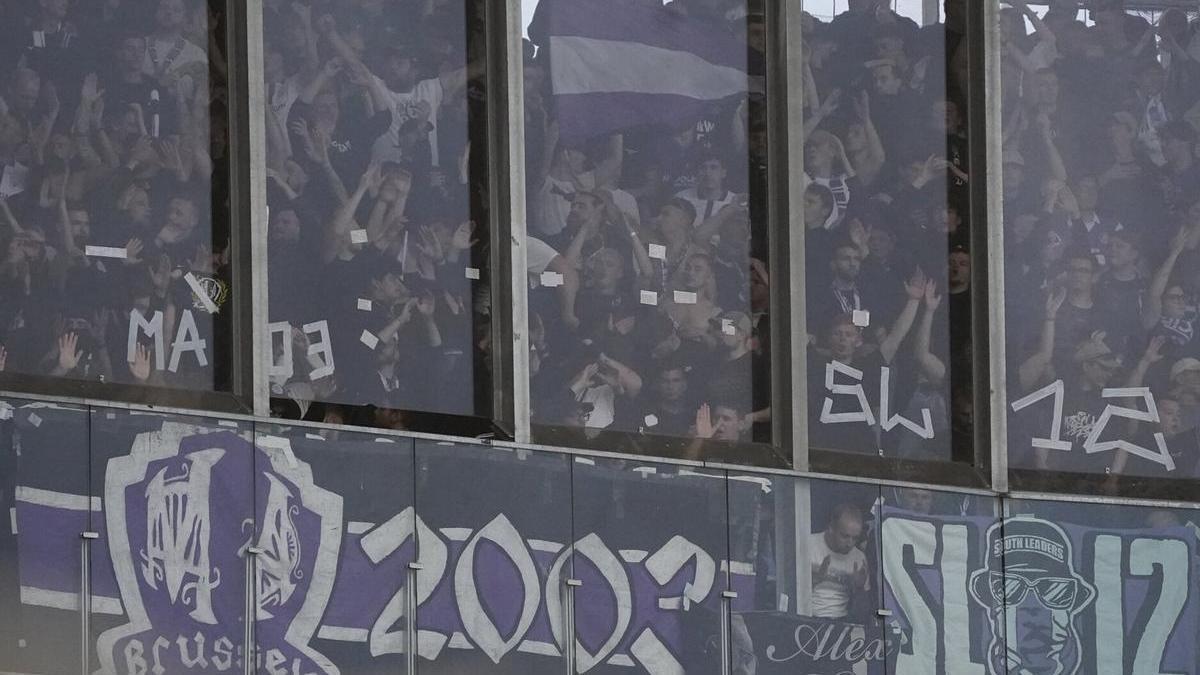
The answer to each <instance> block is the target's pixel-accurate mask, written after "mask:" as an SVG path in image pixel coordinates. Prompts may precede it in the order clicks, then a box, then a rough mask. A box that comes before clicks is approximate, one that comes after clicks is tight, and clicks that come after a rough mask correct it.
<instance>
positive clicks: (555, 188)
mask: <svg viewBox="0 0 1200 675" xmlns="http://www.w3.org/2000/svg"><path fill="white" fill-rule="evenodd" d="M579 186H580V187H581V188H582V189H584V190H588V191H591V190H595V189H596V174H595V173H594V172H592V171H588V172H586V173H582V174H580V175H579ZM576 191H577V188H576V186H575V183H573V182H571V181H565V180H558V179H557V178H551V177H550V176H546V180H545V181H544V182H543V183H542V187H541V189H540V190H538V194H537V196H536V197H535V200H536V202H535V204H534V205H533V207H534V214H535V218H534V221H535V228H536V229H537V231H538V232H539V233H540V234H543V235H545V236H547V237H553V236H554V235H556V234H558V233H559V232H562V231H563V229H564V228H566V226H567V214H568V213H570V212H571V201H572V200H573V199H574V198H575V192H576ZM611 192H612V198H613V204H616V206H617V210H619V211H620V212H621V215H623V216H625V220H626V221H628V224H629V225H632V226H635V227H636V226H640V225H641V224H642V214H641V212H640V211H639V210H638V203H637V198H636V197H634V196H633V195H631V194H629V193H628V192H626V191H624V190H620V189H614V190H611Z"/></svg>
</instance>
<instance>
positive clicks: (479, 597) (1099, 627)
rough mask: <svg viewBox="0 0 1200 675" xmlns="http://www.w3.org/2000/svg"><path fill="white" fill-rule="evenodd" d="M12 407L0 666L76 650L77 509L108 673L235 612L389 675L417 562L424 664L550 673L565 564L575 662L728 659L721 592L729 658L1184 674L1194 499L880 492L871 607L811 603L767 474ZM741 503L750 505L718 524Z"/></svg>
mask: <svg viewBox="0 0 1200 675" xmlns="http://www.w3.org/2000/svg"><path fill="white" fill-rule="evenodd" d="M7 413H8V417H9V419H8V420H6V421H5V422H4V423H3V424H0V430H2V432H3V433H2V435H0V440H2V441H3V443H4V445H3V446H2V447H0V451H2V452H0V457H3V458H4V464H3V466H4V467H5V468H7V469H8V471H6V472H5V473H4V475H3V476H0V481H2V482H0V498H2V499H3V500H4V506H6V507H7V510H8V511H9V513H8V515H9V516H10V519H11V523H10V527H8V528H4V529H5V530H6V531H5V532H4V533H3V535H4V536H3V537H0V584H3V586H0V616H3V617H4V620H3V621H0V672H21V673H39V674H40V673H61V672H70V671H73V670H77V669H78V668H77V663H78V654H75V653H72V652H71V650H69V649H64V648H63V646H64V645H68V644H70V643H71V642H72V640H75V641H77V640H78V635H79V633H78V623H77V621H78V612H79V603H78V600H77V598H78V593H79V590H80V568H79V541H80V540H79V538H78V534H79V531H80V528H82V527H89V528H90V529H92V530H95V531H97V532H98V533H99V535H100V538H99V539H97V540H96V541H95V542H94V543H93V545H92V547H91V569H90V575H91V582H92V584H91V585H92V592H93V597H92V606H93V612H94V616H93V627H94V630H93V636H92V641H91V642H92V648H94V651H93V652H92V654H91V656H90V663H91V667H92V669H93V670H94V671H97V670H98V671H99V672H101V673H108V674H112V675H118V674H119V675H146V674H149V673H155V674H156V675H157V674H161V673H226V672H235V671H239V670H241V669H242V667H243V662H244V659H245V658H246V657H245V651H244V649H243V640H244V637H243V636H244V632H245V631H244V627H245V623H244V622H245V621H246V620H247V611H248V610H249V611H250V612H252V615H251V616H250V617H249V618H250V619H251V620H252V621H254V628H255V631H254V633H255V637H256V648H255V650H254V652H253V654H254V657H253V658H255V660H256V669H257V672H260V673H271V674H272V675H274V674H288V675H321V674H324V675H329V674H333V673H373V672H393V673H394V672H402V671H403V664H404V658H403V656H404V650H405V649H406V646H407V644H408V643H409V640H408V639H407V637H408V636H407V634H406V632H405V631H406V627H407V625H408V621H407V617H406V616H405V612H406V611H408V609H407V607H408V604H407V603H406V593H407V589H406V588H405V585H406V580H407V579H408V578H409V566H410V563H413V562H418V563H420V570H419V571H417V572H416V573H415V589H414V590H415V600H416V603H417V604H416V625H417V628H418V631H417V635H416V636H415V638H416V644H417V648H418V656H419V663H421V664H422V670H423V671H426V672H435V673H437V672H513V673H516V672H521V673H535V672H541V671H543V670H545V671H548V672H550V671H553V672H558V668H559V667H560V664H561V660H562V658H563V649H564V641H565V640H566V634H567V627H568V620H569V619H568V618H567V617H565V616H564V613H563V608H564V606H565V603H564V595H563V594H564V593H565V592H566V591H565V588H566V581H567V580H568V579H575V580H578V581H579V582H581V583H582V586H580V587H579V590H578V592H577V593H576V608H575V624H574V625H575V629H576V631H575V632H576V637H577V642H576V644H575V645H574V649H575V653H576V657H577V663H578V667H579V671H580V672H593V673H606V672H651V673H704V672H710V671H711V672H718V671H719V665H720V654H721V651H720V640H719V636H720V630H721V622H722V621H723V618H722V617H723V614H722V612H721V607H722V601H723V599H724V598H729V602H730V610H731V612H730V614H729V615H728V616H730V617H731V623H730V626H729V629H730V637H731V640H730V646H731V654H732V656H731V658H733V659H734V660H735V663H736V664H737V667H736V669H735V672H738V673H741V674H743V675H748V674H751V673H753V674H758V673H763V674H766V673H774V672H780V673H782V672H801V673H826V672H832V673H875V672H895V673H922V674H923V673H955V674H958V673H964V674H967V675H971V674H976V673H977V674H979V675H983V674H984V673H990V674H993V675H994V674H999V673H1005V672H1028V673H1061V674H1067V675H1071V674H1082V673H1097V674H1101V675H1108V674H1112V675H1116V674H1118V673H1173V674H1174V673H1178V674H1187V675H1191V674H1195V673H1200V666H1198V664H1200V657H1198V652H1197V647H1196V641H1195V636H1196V635H1197V634H1198V633H1200V598H1198V597H1197V593H1196V589H1197V587H1198V584H1200V578H1198V574H1200V565H1197V538H1196V530H1195V528H1194V525H1192V524H1190V523H1189V518H1188V517H1186V516H1187V513H1186V512H1180V511H1174V512H1172V511H1166V510H1151V509H1145V510H1142V511H1138V512H1137V513H1136V514H1132V515H1131V514H1130V513H1124V512H1123V513H1121V514H1119V517H1118V514H1117V511H1120V510H1119V509H1116V508H1115V507H1110V509H1109V510H1107V511H1104V512H1102V513H1101V512H1098V511H1097V510H1096V509H1095V508H1093V507H1086V508H1085V507H1082V506H1081V507H1072V508H1065V507H1054V508H1052V507H1051V505H1044V504H1020V505H1016V506H1020V507H1021V508H1019V509H1013V510H1014V514H1010V515H1008V516H1007V517H1004V518H1001V517H998V516H997V517H983V516H977V515H945V514H943V515H935V514H931V513H929V512H923V513H918V512H915V511H907V510H899V509H897V508H895V507H893V506H891V505H889V504H887V503H885V500H884V499H882V498H881V499H880V501H879V502H878V503H877V505H876V506H877V508H875V509H873V510H872V513H873V515H872V516H870V517H869V518H867V528H866V529H865V530H864V531H863V533H862V534H861V536H859V537H858V538H857V542H856V543H853V542H852V545H851V548H857V549H858V551H859V552H858V553H855V552H854V551H850V552H849V553H841V554H838V555H841V556H849V557H850V558H854V557H858V558H865V559H866V561H867V565H868V567H869V570H868V571H869V574H870V576H871V577H873V578H876V579H878V580H879V583H878V584H876V583H875V582H872V581H867V580H866V579H865V578H864V579H861V580H860V581H862V582H863V583H864V584H865V586H866V587H867V588H873V589H875V591H876V592H877V593H878V599H879V601H880V604H879V605H878V609H879V611H876V610H874V609H872V608H867V609H868V610H869V611H857V610H854V608H853V607H852V608H851V613H850V614H849V615H846V616H844V617H843V618H840V619H839V618H833V619H829V618H817V617H801V616H799V615H797V614H796V609H797V608H796V607H795V606H794V605H793V606H791V607H789V606H788V605H787V602H786V601H785V594H784V591H790V590H791V589H784V588H783V587H780V586H777V585H775V584H777V583H778V580H779V579H780V578H781V576H782V574H781V573H782V572H783V570H782V566H786V565H793V564H794V563H793V562H790V560H794V558H791V559H790V560H789V558H788V555H789V554H788V553H786V552H784V551H777V550H775V549H776V545H775V540H774V536H775V531H776V526H778V525H780V524H782V523H798V522H801V521H802V520H803V519H801V518H798V517H795V514H782V513H775V514H774V516H772V517H770V518H767V517H762V514H759V515H754V513H753V509H755V508H759V507H762V508H764V509H766V508H767V507H769V506H770V505H771V504H772V503H773V502H772V499H774V496H775V492H778V491H779V484H781V483H783V482H785V481H783V480H780V481H778V482H777V483H776V484H774V485H773V484H772V482H771V481H770V480H766V479H763V480H761V481H757V482H756V481H751V480H727V479H726V478H725V476H724V474H722V473H720V472H703V471H689V470H682V471H681V470H678V469H671V470H655V469H654V467H653V466H649V465H636V464H623V463H617V462H612V463H609V464H604V463H596V462H592V460H576V461H568V460H567V459H565V458H563V457H561V456H554V455H544V454H541V455H539V454H537V453H525V452H514V451H505V450H499V449H493V448H459V447H442V446H439V445H436V444H429V445H428V446H426V447H417V448H414V444H413V443H412V442H410V441H402V440H400V439H395V440H394V441H392V442H379V441H382V440H385V439H374V438H370V437H366V438H361V437H351V436H349V435H342V436H340V437H339V436H338V435H337V434H333V433H330V432H322V434H312V433H304V432H303V431H300V432H289V433H279V434H277V435H276V434H263V433H258V434H255V433H253V432H252V431H251V430H248V429H246V428H242V427H238V426H237V425H229V426H223V425H222V424H221V423H212V424H200V423H197V422H196V421H194V420H192V421H188V422H185V421H176V420H171V419H163V418H161V417H155V416H133V415H127V414H123V416H120V417H115V418H114V419H110V417H112V416H111V414H104V413H101V414H93V415H92V416H91V420H92V422H91V424H90V427H88V428H89V429H90V431H89V434H90V440H83V441H81V439H80V435H78V434H74V433H71V434H70V435H66V436H64V430H67V431H70V430H71V429H77V428H78V427H72V426H71V424H70V422H71V420H72V419H75V418H76V417H77V416H78V415H79V414H80V413H79V411H71V410H65V409H48V408H44V407H39V408H16V409H12V408H10V409H8V410H7ZM85 415H86V413H85ZM31 416H32V421H31V419H30V417H31ZM81 443H82V444H81ZM89 443H90V447H89V445H88V444H89ZM71 457H77V458H78V462H74V463H73V462H72V461H70V458H71ZM72 464H76V465H78V466H81V467H86V466H88V465H91V466H92V469H91V471H90V478H85V479H83V480H79V477H78V476H75V475H73V474H68V473H64V472H63V471H62V468H63V467H68V466H71V465H72ZM45 466H54V467H58V469H56V470H55V471H51V472H47V471H46V470H45V468H44V467H45ZM81 471H82V470H81ZM83 473H89V472H86V471H83ZM56 474H62V476H61V481H62V482H61V488H62V489H58V490H56V489H55V485H56V483H55V481H56V480H58V477H57V476H56ZM792 480H793V479H787V481H792ZM89 484H90V485H91V488H90V490H89V489H88V488H87V487H86V486H87V485H89ZM788 484H789V485H790V484H791V483H790V482H788ZM501 486H504V487H507V489H500V488H501ZM81 488H82V492H81V491H80V489H81ZM773 489H774V492H773ZM731 505H737V511H738V512H739V513H741V514H749V515H745V516H744V517H740V518H739V520H738V522H737V523H736V524H730V522H729V517H728V513H727V512H726V509H732V508H733V506H731ZM1126 511H1131V510H1129V509H1127V510H1126ZM785 515H786V518H785ZM760 520H761V522H763V523H767V524H768V525H770V527H762V528H759V527H757V525H755V527H754V528H753V530H754V536H753V537H750V536H747V532H748V531H749V529H751V528H750V527H749V526H750V525H752V524H756V523H759V521H760ZM1096 521H1100V522H1099V523H1098V522H1096ZM831 527H832V526H831ZM830 531H832V530H830ZM797 534H799V533H797ZM804 534H808V533H807V532H806V533H804ZM812 536H814V537H815V536H818V535H812ZM830 536H832V535H830ZM800 539H801V541H802V542H809V543H807V544H804V545H806V546H815V545H816V544H815V543H813V542H814V541H815V540H814V539H812V538H811V537H800ZM834 543H836V542H834ZM730 551H734V552H736V553H730ZM864 552H865V555H864ZM250 555H253V559H254V564H253V565H252V566H250V565H247V558H248V556H250ZM780 561H783V562H782V565H780ZM816 567H817V566H814V570H813V573H814V574H815V573H816V572H817V570H816ZM820 567H824V568H829V565H828V564H822V565H820ZM830 569H832V568H829V569H825V570H824V571H823V574H825V576H824V577H823V579H824V581H823V582H822V583H823V585H824V586H823V588H824V591H825V592H828V591H829V584H831V583H832V582H831V581H830V580H831V579H833V577H832V576H831V573H830ZM847 582H849V579H847ZM855 583H857V582H855ZM248 588H249V589H250V590H252V591H253V593H250V594H248V593H247V589H248ZM765 589H770V590H765ZM777 591H779V596H778V597H776V592H777ZM835 592H836V589H835ZM786 595H788V596H791V597H793V598H794V597H797V595H796V594H795V593H794V592H792V593H786ZM248 597H249V598H250V602H249V603H248V602H247V598H248ZM853 604H855V603H851V605H853ZM859 609H861V608H859ZM13 617H16V618H15V619H14V618H13ZM872 621H875V623H872ZM39 650H40V651H39ZM35 652H36V653H35ZM69 661H70V662H69Z"/></svg>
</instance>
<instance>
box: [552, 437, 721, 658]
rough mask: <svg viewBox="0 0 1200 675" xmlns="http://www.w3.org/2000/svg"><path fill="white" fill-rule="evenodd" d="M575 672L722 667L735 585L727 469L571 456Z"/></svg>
mask: <svg viewBox="0 0 1200 675" xmlns="http://www.w3.org/2000/svg"><path fill="white" fill-rule="evenodd" d="M571 484H572V499H573V501H572V513H573V527H574V531H575V539H576V541H575V576H576V578H577V579H578V580H579V582H581V584H582V585H581V586H580V587H579V588H578V590H577V592H576V593H575V625H576V634H577V636H578V639H577V642H576V647H575V649H576V666H577V668H578V671H579V672H595V673H622V672H628V669H629V668H630V667H634V668H635V669H636V670H637V671H638V672H651V673H667V672H688V673H691V672H696V673H719V672H721V669H720V665H721V646H720V645H721V642H720V636H721V633H722V630H723V629H724V628H723V625H722V624H726V625H728V624H727V623H726V619H725V617H724V612H723V609H722V602H723V600H722V594H723V593H725V592H726V591H729V590H731V588H730V574H729V569H730V565H729V564H728V561H729V531H728V511H727V504H728V502H727V499H728V493H727V491H726V482H725V476H724V474H723V473H719V472H713V471H701V470H692V469H686V468H680V467H671V466H664V465H654V464H646V463H640V462H638V463H634V462H626V461H622V460H603V459H596V460H592V459H587V458H582V457H577V458H575V460H574V463H573V465H572V477H571Z"/></svg>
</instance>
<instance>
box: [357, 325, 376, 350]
mask: <svg viewBox="0 0 1200 675" xmlns="http://www.w3.org/2000/svg"><path fill="white" fill-rule="evenodd" d="M358 341H359V342H361V343H363V344H364V345H366V346H367V348H368V349H375V347H377V346H379V338H377V337H375V334H374V333H372V332H371V331H369V330H365V329H364V330H363V332H362V335H360V336H359V338H358Z"/></svg>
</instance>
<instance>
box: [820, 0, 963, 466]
mask: <svg viewBox="0 0 1200 675" xmlns="http://www.w3.org/2000/svg"><path fill="white" fill-rule="evenodd" d="M803 4H804V6H805V8H806V9H807V10H808V11H809V12H810V13H809V14H808V15H807V16H805V17H804V20H803V22H804V25H803V44H804V47H803V49H804V64H803V73H802V77H803V81H804V93H805V96H804V106H805V108H804V111H803V118H804V130H803V131H804V133H805V146H804V184H805V188H804V195H803V215H804V217H803V226H804V227H805V249H806V264H805V271H806V272H805V277H806V281H807V315H808V333H809V339H810V348H809V352H808V353H809V357H808V410H809V443H810V444H811V446H812V447H813V449H814V450H836V451H839V452H844V453H857V454H861V455H875V456H880V457H887V458H895V459H902V460H918V461H940V462H949V461H955V462H965V463H973V462H974V461H975V456H974V451H973V443H972V434H973V422H972V416H973V415H972V413H973V408H974V402H973V401H974V395H973V391H972V387H973V378H972V353H973V351H972V327H971V326H972V309H971V307H972V305H971V260H972V253H973V252H974V253H981V252H982V251H983V245H984V242H982V241H979V242H973V241H972V237H971V234H970V231H971V228H972V221H973V220H974V219H976V218H982V217H983V214H982V213H976V212H974V210H973V209H972V206H971V194H970V187H971V185H973V184H976V183H979V184H982V181H983V178H982V177H976V176H971V175H970V173H971V153H972V150H973V146H975V145H976V144H978V143H982V139H981V138H974V137H972V135H971V133H970V121H971V119H972V117H973V116H975V114H974V111H973V110H972V109H971V97H972V95H973V94H974V93H975V92H974V87H978V86H982V82H983V80H982V78H968V77H967V66H968V56H969V55H968V46H969V41H968V37H967V33H968V26H967V21H968V17H967V16H966V14H967V12H966V8H967V5H968V3H967V2H966V1H965V0H950V1H948V2H946V3H944V12H942V13H939V12H938V11H937V10H938V6H939V5H942V3H929V2H926V3H917V2H900V3H892V2H878V1H876V0H855V1H853V2H850V3H849V4H848V5H847V4H845V3H829V2H818V1H816V0H808V1H807V2H804V3H803ZM830 462H831V463H829V464H828V466H830V467H834V466H838V461H837V460H831V461H830ZM841 467H842V468H841V469H839V470H844V468H845V465H844V464H843V465H841Z"/></svg>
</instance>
